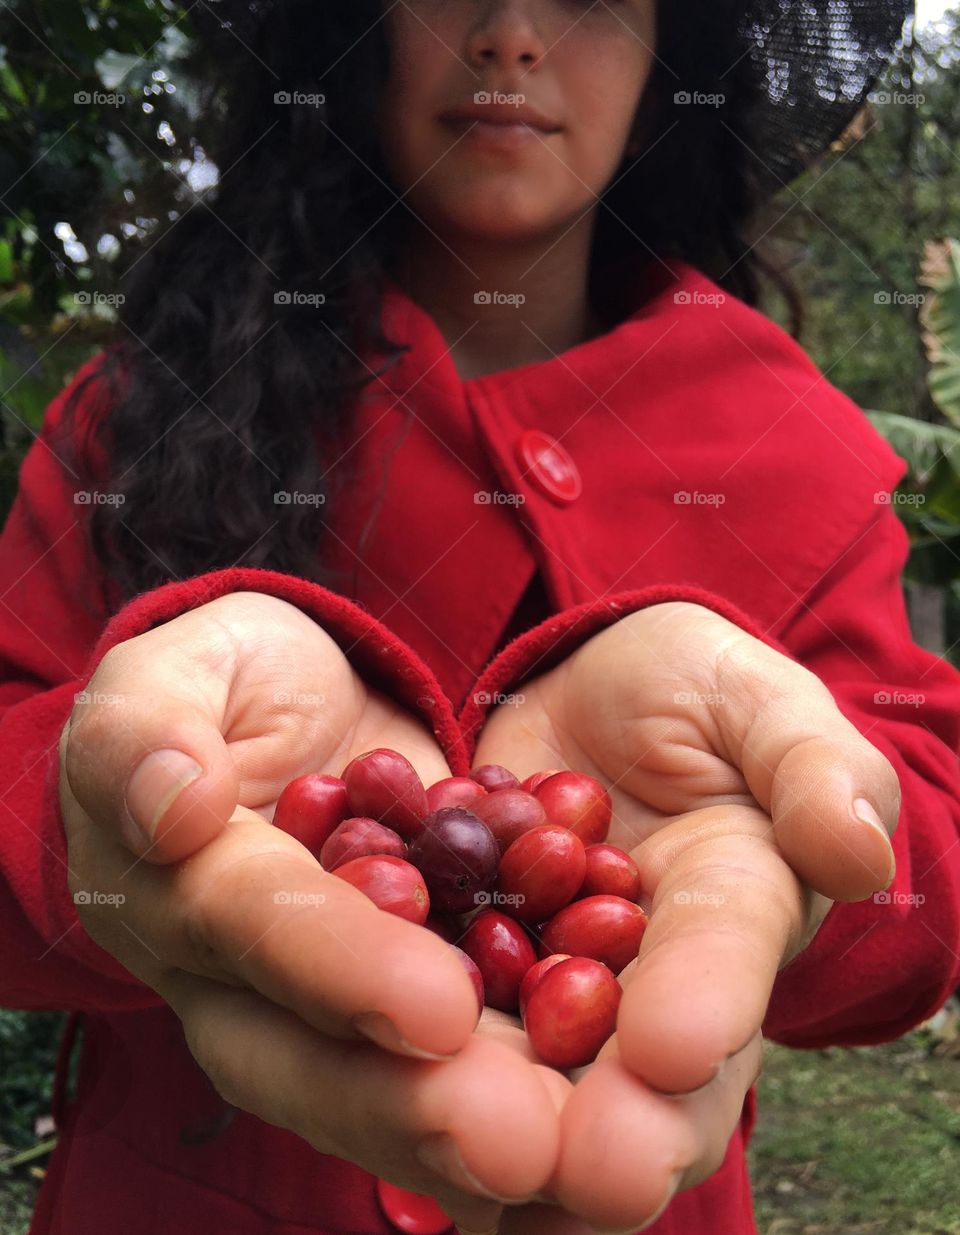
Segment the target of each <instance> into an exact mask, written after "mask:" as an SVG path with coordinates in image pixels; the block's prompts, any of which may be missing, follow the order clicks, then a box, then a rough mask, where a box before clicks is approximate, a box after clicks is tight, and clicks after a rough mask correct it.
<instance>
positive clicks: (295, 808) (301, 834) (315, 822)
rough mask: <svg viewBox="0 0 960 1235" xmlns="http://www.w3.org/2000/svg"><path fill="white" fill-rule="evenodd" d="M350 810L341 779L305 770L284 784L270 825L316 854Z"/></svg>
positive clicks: (345, 787) (345, 788) (344, 786)
mask: <svg viewBox="0 0 960 1235" xmlns="http://www.w3.org/2000/svg"><path fill="white" fill-rule="evenodd" d="M349 813H350V810H349V808H348V806H347V786H346V785H345V784H344V782H343V781H342V780H341V778H340V777H339V776H327V775H326V774H325V773H323V772H308V773H307V774H306V776H298V777H297V778H296V779H295V780H292V781H290V782H289V784H287V785H285V786H284V789H283V792H282V793H281V794H280V796H279V798H277V805H276V807H275V809H274V812H273V826H274V827H275V828H280V829H281V830H282V831H284V832H286V833H287V835H288V836H293V837H295V838H296V840H298V841H299V842H300V843H301V845H306V847H307V848H308V849H309V850H310V852H311V853H313V854H317V853H319V852H320V849H321V847H322V845H323V842H324V841H325V840H326V839H327V837H328V836H329V835H330V833H331V832H332V831H333V830H334V828H335V827H336V826H337V825H338V824H339V823H342V821H343V820H344V819H346V817H347V815H349Z"/></svg>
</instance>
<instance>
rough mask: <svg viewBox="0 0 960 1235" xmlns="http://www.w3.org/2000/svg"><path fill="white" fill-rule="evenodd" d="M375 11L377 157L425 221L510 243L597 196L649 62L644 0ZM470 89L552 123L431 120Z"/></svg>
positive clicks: (470, 97) (403, 5) (440, 4)
mask: <svg viewBox="0 0 960 1235" xmlns="http://www.w3.org/2000/svg"><path fill="white" fill-rule="evenodd" d="M384 20H385V22H386V23H387V37H388V40H389V44H390V49H391V72H390V78H389V80H388V81H387V83H386V85H385V91H384V96H383V103H382V111H381V118H380V134H381V143H382V151H383V157H384V159H385V161H386V166H387V168H388V170H389V173H390V176H391V179H392V183H393V188H394V189H395V190H396V191H397V192H398V193H401V194H405V201H406V202H407V203H408V205H409V206H410V207H411V209H412V210H413V211H414V212H415V213H416V214H417V215H418V216H419V217H420V218H421V219H422V220H423V221H424V222H425V223H426V224H427V225H429V226H430V227H432V228H433V229H434V230H435V231H437V232H438V233H444V232H445V233H450V232H459V233H466V234H468V235H471V236H484V237H487V238H490V239H493V238H500V239H503V240H511V239H512V240H522V239H524V238H529V237H530V236H532V235H534V234H536V233H548V232H550V231H554V230H556V229H557V228H558V227H562V226H563V225H564V224H570V223H572V221H573V220H575V219H576V218H579V217H580V215H582V214H584V213H586V212H587V211H588V209H589V208H590V207H595V206H596V204H597V199H598V198H599V196H600V194H601V193H602V192H603V190H604V189H605V188H606V186H607V185H608V184H609V182H610V180H611V179H612V178H613V174H614V172H615V171H616V169H617V168H618V167H619V165H620V162H621V160H622V158H623V156H624V153H625V147H626V145H627V141H628V139H629V137H630V133H631V126H632V124H633V121H634V117H635V114H636V112H637V108H638V105H639V103H640V98H641V96H642V94H643V91H644V87H645V85H646V83H647V80H648V78H649V76H650V73H651V70H652V66H653V59H654V40H655V34H656V30H655V0H399V2H391V3H390V6H389V11H388V12H387V14H386V17H385V19H384ZM477 94H480V96H481V99H480V102H479V104H478V107H477V111H478V113H480V114H481V115H482V114H491V115H493V114H494V112H495V110H496V107H495V106H494V107H493V108H491V109H490V112H489V113H484V110H483V109H484V108H485V107H490V101H492V102H493V104H494V105H496V104H498V103H499V104H500V105H501V106H502V107H503V109H504V111H505V112H507V114H509V115H512V114H513V113H514V111H517V113H518V114H519V115H521V116H522V107H521V108H519V109H518V106H517V105H518V104H524V105H525V106H527V107H530V108H534V109H536V111H537V112H539V113H541V114H542V116H544V117H545V118H546V119H548V120H549V121H551V122H552V126H555V131H552V132H545V131H541V130H537V131H535V132H534V133H532V134H531V133H529V132H527V133H526V136H524V135H523V134H524V131H523V130H521V131H520V133H519V134H518V133H517V132H516V131H514V133H513V136H507V135H506V134H507V133H508V130H505V129H503V128H499V129H494V128H493V127H492V126H490V125H487V124H484V123H475V122H474V120H467V121H461V122H459V123H456V122H451V121H448V120H443V119H441V116H442V114H443V113H444V112H445V111H447V110H448V109H449V108H452V107H458V106H461V105H464V104H466V105H468V106H469V105H473V104H474V103H475V102H476V100H475V95H477ZM471 124H474V128H473V130H472V131H471V132H469V133H468V132H467V128H468V127H469V126H470V125H471ZM399 208H400V209H403V207H402V206H401V207H399Z"/></svg>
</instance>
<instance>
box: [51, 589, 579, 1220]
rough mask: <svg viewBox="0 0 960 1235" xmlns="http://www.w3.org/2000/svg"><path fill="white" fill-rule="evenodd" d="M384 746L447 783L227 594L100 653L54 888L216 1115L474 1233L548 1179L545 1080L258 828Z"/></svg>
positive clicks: (307, 631)
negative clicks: (410, 1194) (129, 986)
mask: <svg viewBox="0 0 960 1235" xmlns="http://www.w3.org/2000/svg"><path fill="white" fill-rule="evenodd" d="M378 746H389V747H393V748H394V749H397V750H399V751H401V752H402V753H403V754H405V755H406V756H407V758H408V759H409V760H410V761H411V763H413V765H414V766H415V767H416V768H417V771H418V772H419V773H420V775H421V777H422V779H423V780H424V782H425V783H426V784H431V783H432V782H434V781H436V780H439V779H440V778H441V777H444V776H447V775H449V769H448V768H447V766H446V763H445V760H444V758H443V755H442V753H441V751H440V749H439V747H438V746H437V744H436V741H435V739H434V737H433V735H432V734H431V733H430V732H429V731H428V730H427V729H426V727H425V726H424V725H422V724H421V723H420V722H419V721H418V720H416V719H414V718H413V717H412V716H410V715H408V714H406V713H404V712H403V711H402V710H401V709H400V708H399V707H398V706H397V705H395V704H393V703H392V702H391V701H390V700H389V699H387V698H386V697H385V696H383V695H380V694H378V693H377V692H375V691H373V690H371V689H369V688H368V687H366V686H365V684H364V683H363V681H362V680H361V679H360V678H359V677H358V676H357V674H356V673H355V672H354V670H353V669H352V667H351V666H350V664H349V662H348V660H347V659H346V657H345V656H344V654H343V652H342V651H341V650H340V648H339V647H338V646H337V644H336V643H335V641H334V640H333V639H332V638H331V637H330V636H329V635H327V634H326V633H325V631H324V630H323V629H322V628H321V627H320V626H318V625H317V624H316V623H315V622H314V621H313V620H312V619H311V618H309V617H308V616H307V615H306V614H304V613H302V612H301V611H300V610H299V609H298V608H296V606H294V605H291V604H288V603H287V602H286V601H281V600H277V599H275V598H274V597H270V596H266V595H261V594H259V593H255V592H238V593H233V594H231V595H228V596H222V597H220V598H219V599H217V600H214V601H211V602H210V603H209V604H206V605H203V606H201V607H199V608H197V609H194V610H191V611H190V612H188V613H185V614H183V615H181V616H180V617H177V618H174V619H172V620H171V621H168V622H166V623H164V624H162V625H160V626H157V627H155V628H154V629H153V630H150V631H147V632H146V633H144V634H142V635H139V636H137V637H136V638H134V639H130V640H128V641H127V642H125V643H122V644H119V645H117V646H116V647H114V648H113V649H111V650H110V651H109V652H108V653H107V654H106V655H105V656H104V657H103V659H102V661H101V662H100V665H99V667H98V669H97V671H96V673H95V674H94V675H93V677H92V678H91V680H90V682H89V684H88V686H87V689H86V691H85V692H82V693H81V695H80V696H78V703H77V705H76V707H75V708H74V711H73V714H72V715H71V717H70V719H69V721H68V722H67V724H66V725H65V726H64V729H63V732H62V735H61V739H60V804H61V812H62V817H63V822H64V828H65V832H66V838H67V851H68V863H69V877H68V878H69V886H70V890H71V892H72V893H74V895H75V899H76V894H77V893H79V892H85V893H88V894H89V896H88V897H84V898H82V899H83V900H84V901H85V902H86V903H78V906H77V909H78V913H79V915H80V920H81V923H82V925H83V927H84V929H85V930H86V931H87V933H88V934H89V935H90V936H91V937H92V938H93V939H94V940H95V941H96V942H97V943H98V944H99V945H100V946H101V947H102V948H104V949H105V951H107V952H108V953H110V954H111V955H112V956H114V957H116V958H117V959H118V960H119V961H120V962H121V963H122V964H123V965H124V966H125V967H126V968H127V969H128V970H129V971H130V972H131V973H133V974H134V975H135V976H136V977H137V978H139V979H140V980H141V981H143V982H144V983H146V984H147V985H148V986H150V987H151V988H152V989H153V990H155V991H156V992H157V993H158V994H159V995H160V996H161V997H162V998H163V999H164V1000H165V1001H166V1002H167V1003H168V1004H169V1005H170V1006H171V1007H172V1008H173V1010H174V1012H175V1013H176V1014H177V1016H178V1017H179V1018H180V1020H181V1021H182V1022H183V1027H184V1033H185V1036H186V1042H187V1045H188V1047H189V1049H190V1051H191V1053H192V1054H193V1056H194V1057H195V1059H196V1060H197V1062H198V1063H199V1064H200V1066H201V1067H202V1068H203V1070H204V1071H205V1072H206V1073H207V1075H208V1076H209V1077H210V1079H211V1080H212V1082H213V1084H214V1086H215V1087H216V1089H217V1091H218V1092H219V1093H220V1095H221V1096H222V1097H223V1098H224V1099H225V1100H226V1101H227V1102H229V1103H231V1104H233V1105H235V1106H238V1107H240V1108H242V1109H243V1110H245V1111H249V1112H251V1113H253V1114H254V1115H257V1116H258V1117H260V1118H261V1119H264V1120H265V1121H267V1122H268V1123H272V1124H275V1125H278V1126H280V1127H284V1128H287V1129H291V1130H292V1131H294V1132H296V1133H297V1134H298V1135H300V1136H302V1137H303V1138H304V1139H305V1140H306V1141H308V1142H309V1143H310V1144H311V1145H312V1146H314V1148H316V1149H317V1150H318V1151H319V1152H321V1153H325V1154H333V1155H335V1156H336V1157H339V1158H344V1159H347V1160H349V1161H351V1162H354V1163H357V1164H358V1165H360V1166H361V1167H363V1168H365V1169H366V1170H369V1171H371V1172H373V1173H374V1174H375V1175H378V1176H380V1177H381V1178H384V1179H388V1180H390V1181H391V1182H393V1183H396V1184H398V1185H400V1186H401V1187H406V1188H411V1189H414V1190H416V1191H419V1192H426V1193H430V1194H432V1195H433V1196H435V1197H437V1199H438V1200H439V1202H440V1204H441V1205H442V1206H443V1207H444V1209H445V1210H446V1211H447V1212H448V1213H449V1214H450V1215H451V1217H453V1218H454V1220H455V1221H457V1222H458V1223H459V1224H460V1225H462V1226H463V1227H464V1228H470V1229H473V1230H478V1229H483V1227H484V1226H485V1225H489V1224H490V1223H491V1221H492V1220H493V1219H494V1218H495V1216H496V1214H497V1212H498V1211H499V1204H498V1200H497V1198H499V1200H509V1201H518V1200H521V1199H523V1198H525V1197H527V1196H529V1195H532V1194H533V1193H535V1192H536V1191H537V1190H538V1189H540V1188H541V1187H542V1186H543V1185H544V1184H545V1183H546V1181H547V1179H548V1178H549V1177H550V1175H551V1173H552V1171H553V1169H554V1166H555V1162H556V1158H557V1155H558V1152H559V1120H558V1114H557V1108H556V1105H555V1102H554V1100H553V1098H552V1097H551V1092H552V1088H553V1087H552V1085H551V1082H550V1078H549V1077H547V1076H546V1075H545V1074H546V1073H547V1072H548V1071H549V1070H548V1069H544V1068H542V1067H540V1066H539V1065H536V1064H534V1063H532V1062H531V1061H530V1060H528V1059H525V1058H523V1056H522V1055H521V1054H518V1052H517V1051H515V1050H513V1049H511V1047H510V1046H509V1045H507V1044H505V1043H503V1042H501V1041H498V1040H496V1038H489V1037H484V1036H483V1035H482V1034H475V1033H474V1032H473V1031H474V1028H475V1025H476V1020H477V1006H476V996H475V994H474V990H473V987H472V984H471V982H470V980H469V978H468V977H467V974H466V972H465V970H464V969H463V967H462V966H461V964H460V962H459V960H458V959H457V958H456V956H455V955H454V954H453V952H452V951H451V950H450V949H449V947H448V946H447V944H446V943H444V942H443V941H442V940H441V939H440V938H439V937H437V936H436V935H434V934H432V933H431V932H429V931H426V930H423V929H422V928H418V927H415V926H414V925H413V924H412V923H410V922H406V921H404V920H402V919H400V918H397V917H393V916H391V915H389V914H386V913H383V912H381V911H380V910H378V909H376V908H375V906H374V905H373V904H372V902H371V901H369V900H368V899H367V898H366V897H365V896H364V895H363V894H362V893H361V892H359V891H357V890H356V889H355V888H353V887H351V886H350V885H348V884H347V883H345V882H344V881H343V880H340V879H338V878H337V877H336V876H335V875H331V874H328V873H327V872H325V871H324V870H323V869H322V867H321V866H320V865H319V863H318V862H317V861H316V859H315V858H314V857H313V856H312V854H311V853H310V852H309V850H308V849H306V848H305V847H304V846H303V845H302V844H301V843H300V842H299V841H297V840H295V839H294V838H293V837H292V836H289V835H287V834H286V833H285V832H283V831H281V830H280V829H279V828H276V827H274V826H273V824H272V823H271V822H270V820H271V819H272V815H273V809H274V807H275V805H276V801H277V798H278V797H279V795H280V792H281V790H282V789H283V787H284V786H285V785H286V784H287V783H288V782H289V781H290V780H292V779H294V777H296V776H300V775H302V774H304V773H306V772H330V773H332V774H339V772H340V771H341V770H342V769H343V767H344V765H345V764H346V763H347V762H348V761H349V760H350V759H351V758H353V757H354V756H355V755H357V754H360V753H362V752H363V751H366V750H370V749H372V748H374V747H378ZM159 751H165V752H169V751H174V752H182V754H183V755H185V756H188V757H191V758H192V759H194V760H195V761H196V763H197V764H198V765H199V767H200V769H201V772H200V774H199V776H198V777H197V778H196V779H194V780H193V781H192V782H189V783H188V784H187V785H186V787H183V785H182V782H178V780H177V779H176V777H175V775H174V772H177V773H179V771H180V770H181V769H182V766H183V764H184V763H185V762H187V761H185V760H183V759H180V760H170V761H167V762H165V758H164V757H158V756H157V754H156V752H159ZM175 765H176V766H175ZM178 786H179V787H178ZM128 808H129V809H128ZM153 816H156V818H155V819H154V824H155V826H154V827H153V828H152V829H151V828H150V827H149V826H146V832H147V835H143V833H142V832H141V831H140V830H139V829H138V826H137V825H138V824H139V825H140V826H141V827H144V825H149V821H150V819H151V818H152V817H153ZM135 821H136V822H135ZM421 1153H422V1154H423V1157H422V1158H421V1156H420V1155H421ZM478 1193H479V1194H481V1195H483V1194H486V1195H488V1196H490V1197H491V1198H493V1199H491V1200H490V1201H486V1200H482V1199H478Z"/></svg>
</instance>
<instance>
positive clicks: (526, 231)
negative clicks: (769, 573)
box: [431, 190, 558, 242]
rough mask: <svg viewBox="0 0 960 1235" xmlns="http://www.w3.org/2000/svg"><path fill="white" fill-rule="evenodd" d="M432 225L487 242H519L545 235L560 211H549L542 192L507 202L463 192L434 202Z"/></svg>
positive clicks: (531, 193)
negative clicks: (447, 199)
mask: <svg viewBox="0 0 960 1235" xmlns="http://www.w3.org/2000/svg"><path fill="white" fill-rule="evenodd" d="M431 215H432V216H433V217H432V219H431V224H432V226H434V227H435V228H436V229H437V230H439V229H440V228H441V227H442V228H443V229H444V230H445V231H452V232H456V233H459V234H462V235H466V236H474V237H483V238H484V239H486V240H499V241H503V242H507V241H520V240H526V239H529V238H530V237H532V236H535V235H540V234H543V233H545V232H547V231H550V230H552V229H553V228H554V227H555V226H556V218H557V217H558V214H557V212H553V211H551V210H550V209H549V208H548V205H547V203H546V202H545V201H544V199H543V194H542V192H541V193H540V194H539V195H538V194H537V193H536V191H534V190H531V191H530V192H529V193H527V192H523V193H522V194H520V193H518V194H516V195H511V196H510V197H509V198H507V199H506V200H505V198H504V195H503V194H502V193H498V194H496V196H495V197H494V196H491V195H486V194H483V193H469V192H463V191H462V190H461V191H460V192H459V193H457V194H456V196H455V197H454V198H453V199H452V200H450V201H445V200H441V201H439V202H434V203H433V209H432V211H431Z"/></svg>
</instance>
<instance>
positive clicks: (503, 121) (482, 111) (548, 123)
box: [440, 102, 561, 133]
mask: <svg viewBox="0 0 960 1235" xmlns="http://www.w3.org/2000/svg"><path fill="white" fill-rule="evenodd" d="M440 119H441V120H448V121H463V122H470V121H480V120H482V121H485V122H486V123H487V124H496V125H511V124H525V125H527V126H528V128H531V129H537V130H539V131H540V132H543V133H556V132H557V131H558V130H559V129H560V127H561V126H560V125H559V124H557V122H556V121H555V120H553V119H552V118H551V117H550V116H548V115H546V114H545V113H544V112H541V111H539V110H538V109H537V108H535V107H532V106H530V105H529V104H527V103H521V104H518V105H514V104H512V103H475V102H470V103H463V104H460V105H459V106H456V107H451V108H448V109H447V110H446V111H445V112H443V113H442V114H441V116H440Z"/></svg>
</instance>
